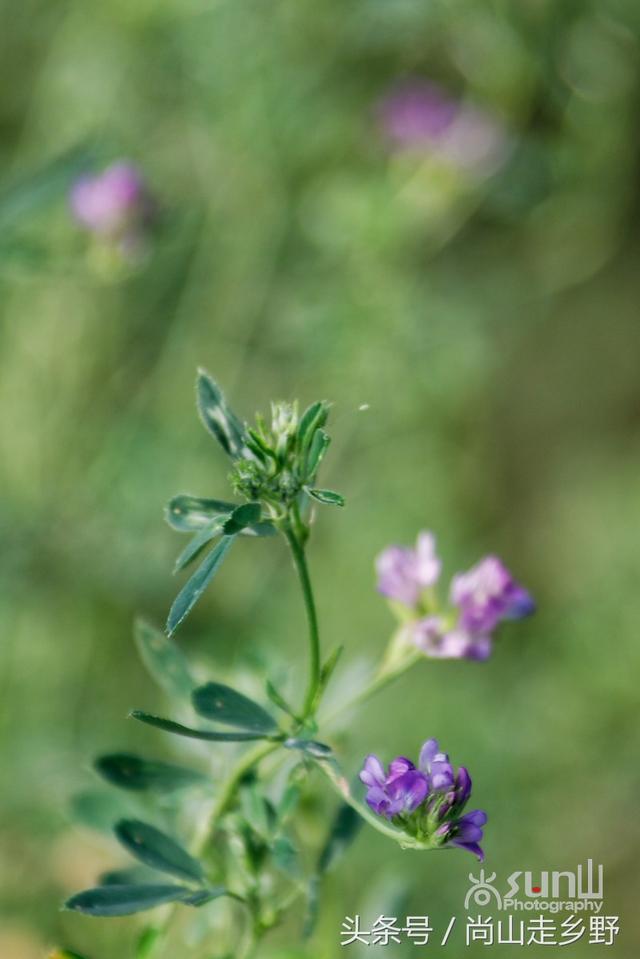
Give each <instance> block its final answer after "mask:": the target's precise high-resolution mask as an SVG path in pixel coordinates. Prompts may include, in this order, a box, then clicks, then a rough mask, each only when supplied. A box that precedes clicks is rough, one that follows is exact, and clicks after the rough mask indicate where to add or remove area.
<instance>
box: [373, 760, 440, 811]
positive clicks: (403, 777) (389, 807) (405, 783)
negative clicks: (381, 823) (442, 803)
mask: <svg viewBox="0 0 640 959" xmlns="http://www.w3.org/2000/svg"><path fill="white" fill-rule="evenodd" d="M360 779H361V780H362V782H363V783H364V784H365V786H367V787H368V791H367V797H366V799H367V803H368V804H369V805H370V806H371V808H372V809H373V811H374V812H376V813H378V815H380V816H386V818H387V819H393V818H394V816H398V815H400V814H401V813H411V812H413V810H414V809H416V808H417V807H418V806H419V805H420V803H422V802H423V801H424V799H425V798H426V795H427V792H428V791H429V785H428V782H427V779H426V777H425V776H423V774H422V773H421V772H419V771H418V770H417V769H416V768H415V766H414V765H413V763H412V762H410V761H409V760H408V759H405V758H404V757H403V756H398V758H397V759H394V760H393V762H391V763H390V764H389V771H388V773H387V774H386V775H385V772H384V769H383V767H382V764H381V762H380V760H379V759H378V757H377V756H373V755H372V756H367V758H366V759H365V763H364V766H363V768H362V771H361V773H360Z"/></svg>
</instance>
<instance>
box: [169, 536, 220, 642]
mask: <svg viewBox="0 0 640 959" xmlns="http://www.w3.org/2000/svg"><path fill="white" fill-rule="evenodd" d="M233 540H234V537H233V536H223V538H222V539H221V540H220V542H219V543H218V544H217V546H214V548H213V549H212V550H211V552H210V553H209V554H208V555H207V556H206V557H205V559H204V560H203V562H202V563H201V564H200V566H199V567H198V569H197V570H196V571H195V573H194V574H193V576H191V578H190V579H189V580H187V582H186V583H185V585H184V586H183V587H182V589H181V590H180V592H179V593H178V595H177V597H176V599H175V600H174V602H173V605H172V607H171V609H170V610H169V618H168V620H167V633H168V634H169V636H172V635H173V633H174V632H175V631H176V629H177V628H178V626H179V625H180V623H181V622H182V621H183V619H184V618H185V617H186V616H188V614H189V613H190V612H191V610H192V609H193V607H194V606H195V604H196V603H197V602H198V600H199V599H200V597H201V596H202V594H203V593H204V591H205V589H206V588H207V586H208V585H209V583H210V582H211V580H212V579H213V577H214V576H215V574H216V573H217V571H218V569H219V567H220V564H221V563H222V560H223V559H224V558H225V556H226V554H227V550H228V549H229V547H230V546H231V544H232V542H233Z"/></svg>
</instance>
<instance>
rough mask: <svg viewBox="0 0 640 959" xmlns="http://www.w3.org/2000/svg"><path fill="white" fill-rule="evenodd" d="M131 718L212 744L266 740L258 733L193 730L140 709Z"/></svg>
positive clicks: (168, 731)
mask: <svg viewBox="0 0 640 959" xmlns="http://www.w3.org/2000/svg"><path fill="white" fill-rule="evenodd" d="M131 718H132V719H137V720H139V721H140V722H141V723H146V724H147V726H155V727H156V729H163V730H164V731H165V732H166V733H174V734H175V735H176V736H186V737H187V739H205V740H207V741H209V742H212V743H240V742H249V741H252V740H256V739H264V736H263V735H262V734H258V733H219V732H215V731H214V730H211V729H191V727H189V726H183V725H182V724H181V723H174V721H173V720H172V719H162V717H161V716H151V715H150V714H149V713H143V712H141V710H139V709H134V710H133V712H132V713H131Z"/></svg>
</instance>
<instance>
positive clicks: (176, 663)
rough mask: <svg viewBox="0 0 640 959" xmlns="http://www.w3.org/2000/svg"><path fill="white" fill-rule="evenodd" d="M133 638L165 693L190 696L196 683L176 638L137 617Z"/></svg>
mask: <svg viewBox="0 0 640 959" xmlns="http://www.w3.org/2000/svg"><path fill="white" fill-rule="evenodd" d="M134 638H135V643H136V646H137V648H138V653H139V654H140V658H141V660H142V662H143V663H144V665H145V666H146V668H147V670H148V672H149V674H150V675H151V677H152V678H153V679H155V681H156V682H157V683H158V685H159V686H160V687H161V688H162V689H164V691H165V693H166V694H167V695H168V696H170V697H175V698H176V699H184V698H186V697H189V696H191V692H192V690H193V689H194V687H195V685H196V684H195V683H194V681H193V678H192V676H191V673H190V671H189V666H188V665H187V660H186V659H185V657H184V656H183V654H182V651H181V650H180V648H179V646H177V645H176V643H175V641H174V640H173V639H169V637H168V636H165V634H164V633H162V632H161V631H160V630H159V629H156V628H155V627H154V626H152V625H151V624H150V623H148V622H147V621H146V620H145V619H140V618H139V619H136V622H135V627H134Z"/></svg>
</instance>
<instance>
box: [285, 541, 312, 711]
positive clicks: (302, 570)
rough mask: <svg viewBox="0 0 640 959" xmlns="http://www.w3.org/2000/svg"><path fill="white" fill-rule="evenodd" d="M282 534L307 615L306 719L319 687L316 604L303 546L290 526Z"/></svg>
mask: <svg viewBox="0 0 640 959" xmlns="http://www.w3.org/2000/svg"><path fill="white" fill-rule="evenodd" d="M284 533H285V536H286V537H287V542H288V544H289V547H290V549H291V555H292V556H293V562H294V565H295V568H296V572H297V574H298V579H299V580H300V586H301V588H302V597H303V599H304V605H305V610H306V613H307V622H308V624H309V684H308V686H307V693H306V696H305V700H304V705H303V707H302V718H303V719H308V718H309V716H311V714H312V712H313V708H314V703H315V699H316V694H317V692H318V687H319V685H320V632H319V629H318V615H317V613H316V604H315V600H314V598H313V589H312V587H311V579H310V577H309V569H308V567H307V560H306V556H305V552H304V546H303V545H302V543H301V539H300V536H299V534H298V533H297V532H295V531H294V529H293V528H292V526H291V525H290V524H288V525H287V526H286V527H285V530H284Z"/></svg>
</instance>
